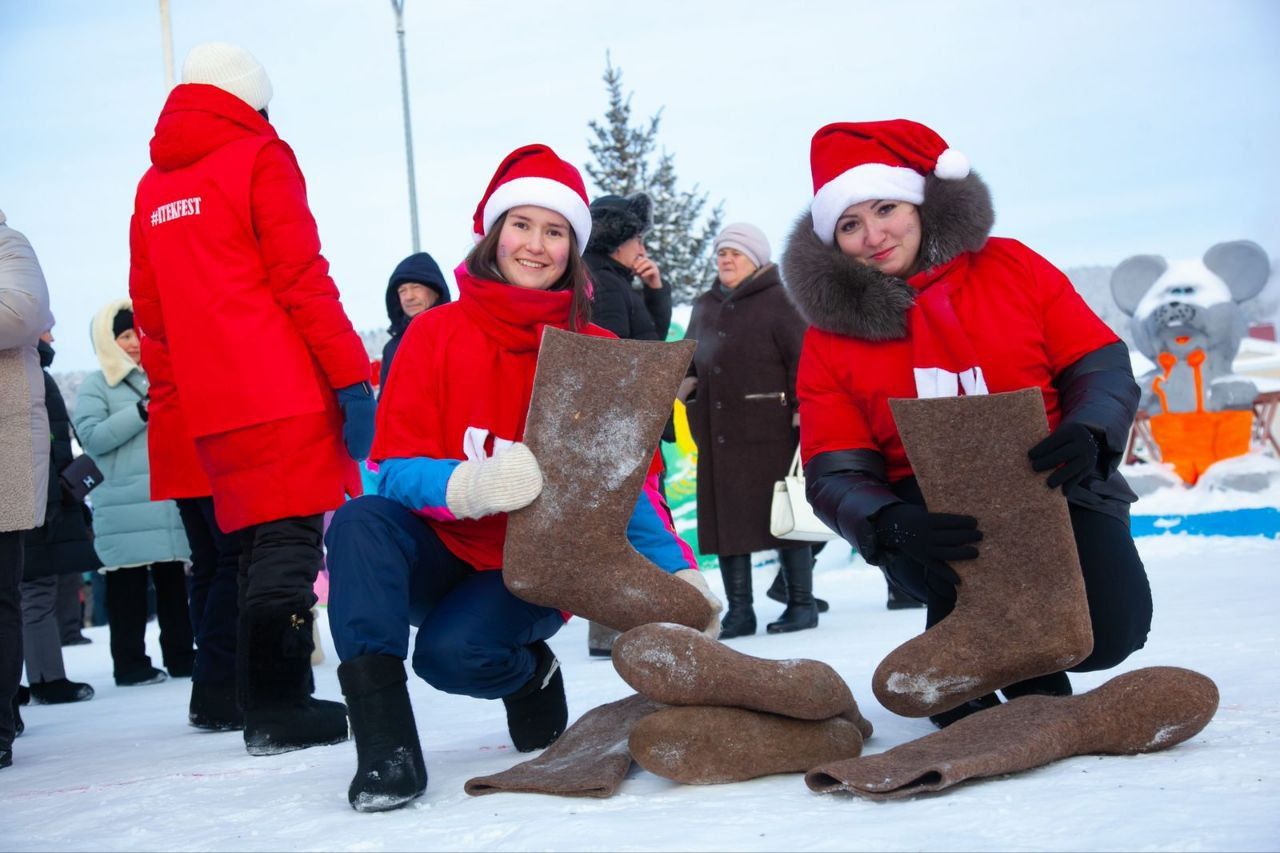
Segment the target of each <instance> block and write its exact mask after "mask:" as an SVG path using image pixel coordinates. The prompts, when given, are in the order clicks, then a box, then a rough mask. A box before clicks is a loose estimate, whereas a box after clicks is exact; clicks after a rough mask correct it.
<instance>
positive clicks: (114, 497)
mask: <svg viewBox="0 0 1280 853" xmlns="http://www.w3.org/2000/svg"><path fill="white" fill-rule="evenodd" d="M146 393H147V378H146V374H144V373H143V372H142V371H141V370H138V369H134V370H133V371H131V372H130V373H129V375H128V376H126V377H125V378H124V381H122V382H121V383H120V384H118V385H116V386H115V387H110V386H108V385H107V380H106V377H105V376H104V375H103V373H102V371H98V372H96V373H93V374H91V375H89V376H88V377H86V378H85V380H84V383H83V384H82V385H81V386H80V391H79V393H78V395H77V397H76V409H75V414H74V415H73V416H72V424H73V425H74V427H75V431H76V436H77V438H78V439H79V441H80V446H81V447H83V448H84V451H85V453H88V454H89V455H90V456H91V457H93V461H94V462H96V463H97V465H98V467H99V468H101V469H102V484H101V485H100V486H98V487H97V488H96V489H94V490H93V492H92V493H90V495H89V502H90V503H91V504H92V505H93V535H94V540H93V545H94V549H95V550H96V551H97V552H98V558H99V559H101V560H102V565H103V566H104V567H106V568H108V569H112V568H119V567H121V566H139V565H143V564H146V563H156V562H165V561H169V560H189V559H190V557H191V549H190V547H189V546H188V545H187V537H186V534H185V533H184V532H183V529H182V519H181V518H180V517H179V515H178V505H177V504H175V503H174V502H173V501H153V500H151V469H150V466H149V463H148V460H147V424H146V422H145V421H144V420H143V419H142V416H141V414H140V413H139V412H138V401H139V400H140V399H141V398H142V395H144V394H146Z"/></svg>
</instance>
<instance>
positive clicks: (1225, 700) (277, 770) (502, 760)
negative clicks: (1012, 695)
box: [0, 536, 1280, 851]
mask: <svg viewBox="0 0 1280 853" xmlns="http://www.w3.org/2000/svg"><path fill="white" fill-rule="evenodd" d="M1139 547H1140V550H1141V552H1142V555H1143V558H1144V560H1145V561H1146V564H1147V568H1148V571H1149V573H1150V576H1151V583H1152V587H1153V591H1154V594H1155V605H1156V610H1155V624H1154V626H1153V629H1152V633H1151V637H1150V640H1149V641H1148V643H1147V647H1146V648H1145V649H1143V650H1142V651H1140V652H1138V653H1137V654H1135V655H1134V656H1133V657H1132V658H1130V659H1129V660H1128V661H1127V662H1126V663H1125V664H1124V665H1123V667H1121V669H1133V668H1138V667H1143V666H1151V665H1157V664H1173V665H1178V666H1184V667H1189V668H1192V669H1196V670H1199V671H1201V672H1203V673H1205V674H1207V675H1209V676H1210V677H1212V678H1213V679H1214V680H1215V681H1216V682H1217V683H1218V686H1219V688H1220V690H1221V693H1222V704H1221V707H1220V708H1219V711H1218V714H1217V717H1216V718H1215V719H1214V720H1213V722H1211V723H1210V724H1209V726H1208V728H1206V729H1205V730H1204V731H1203V732H1202V733H1201V734H1200V735H1198V736H1197V737H1195V738H1193V739H1192V740H1190V741H1188V742H1187V743H1185V744H1182V745H1181V746H1178V747H1176V748H1175V749H1173V750H1170V751H1168V752H1163V753H1156V754H1152V755H1143V756H1135V757H1096V756H1089V757H1077V758H1072V759H1068V760H1066V761H1062V762H1059V763H1057V764H1054V765H1051V766H1048V767H1044V768H1040V769H1038V770H1033V771H1030V772H1027V773H1023V774H1019V775H1017V776H1010V777H1005V778H998V779H991V780H985V781H980V782H975V783H968V784H965V785H963V786H961V787H959V788H956V789H953V790H952V791H950V792H949V793H944V794H941V795H935V796H930V797H920V798H916V799H914V800H908V801H903V802H893V803H870V802H866V801H863V800H858V799H853V798H851V797H849V796H844V795H841V796H833V795H817V794H812V793H810V792H809V790H808V789H807V788H806V787H805V785H804V782H803V780H802V778H801V777H800V776H799V775H786V776H774V777H770V778H765V779H758V780H755V781H752V782H747V783H742V784H734V785H717V786H705V787H686V786H681V785H677V784H675V783H672V782H668V781H666V780H664V779H660V778H658V777H656V776H652V775H650V774H648V773H646V772H644V771H642V770H639V769H638V768H633V769H632V772H631V775H630V776H629V777H628V779H627V780H626V781H625V782H624V783H623V785H622V788H621V790H620V792H619V793H618V794H617V795H616V796H614V797H613V798H611V799H606V800H588V799H564V798H556V797H549V796H541V795H530V794H496V795H492V796H486V797H479V798H473V797H469V796H467V795H466V794H465V793H463V789H462V786H463V783H464V782H465V781H466V780H467V779H468V778H470V777H472V776H477V775H481V774H486V773H493V772H496V771H499V770H502V769H504V768H506V767H508V766H510V765H512V764H515V763H516V762H517V761H520V760H522V759H523V758H525V757H526V756H521V755H518V754H517V753H516V752H515V751H514V750H513V749H512V748H511V746H510V741H509V740H508V737H507V732H506V725H505V717H504V715H503V708H502V704H501V703H499V702H483V701H479V700H474V699H466V698H461V697H456V696H447V695H445V694H441V693H438V692H436V691H434V690H432V689H431V688H429V687H428V686H427V685H425V684H423V683H422V682H420V681H417V680H416V679H414V680H411V691H412V695H413V702H414V709H415V712H416V714H417V719H418V728H419V730H420V732H421V736H422V743H423V748H424V750H425V752H426V759H427V765H428V769H429V772H430V785H429V787H428V790H427V793H426V795H425V796H424V797H423V798H422V799H420V800H419V801H417V803H416V804H414V805H412V806H410V807H408V808H405V809H402V810H399V811H395V812H389V813H385V814H378V815H366V814H357V813H356V812H354V811H352V810H351V809H350V808H349V807H348V806H347V801H346V787H347V783H348V781H349V779H350V776H351V772H352V770H353V768H354V764H355V749H354V746H353V745H352V744H350V743H346V744H342V745H338V746H333V747H326V748H319V749H309V750H305V751H302V752H294V753H289V754H286V755H279V756H274V757H265V758H253V757H250V756H248V755H247V754H245V752H244V748H243V744H242V742H241V740H240V736H239V734H231V733H228V734H209V733H203V732H198V731H196V730H195V729H192V728H189V727H188V726H187V725H186V703H187V697H188V690H189V683H188V682H186V681H169V682H167V683H164V684H160V685H155V686H149V687H133V688H117V687H115V686H114V684H113V683H112V680H111V665H110V658H109V655H108V652H107V634H106V629H103V628H94V629H89V630H88V632H87V633H88V634H89V636H91V637H92V638H93V641H94V642H93V644H92V645H89V646H80V647H73V648H68V649H66V650H65V653H66V661H67V669H68V672H69V674H70V676H71V677H72V678H75V679H79V680H84V681H88V682H90V683H92V684H93V685H94V686H95V687H96V688H97V691H98V692H97V696H96V697H95V698H94V699H93V700H92V701H90V702H86V703H81V704H78V705H61V706H28V707H27V708H24V709H23V714H24V717H25V719H26V721H27V732H26V734H25V735H23V736H22V737H20V738H19V739H18V740H17V742H16V744H15V763H14V766H13V767H11V768H9V769H7V770H3V771H0V849H3V850H357V851H372V850H443V849H448V850H481V849H483V850H719V849H737V850H902V849H915V850H1194V851H1200V850H1276V849H1277V848H1280V793H1278V792H1280V769H1278V768H1280V737H1278V736H1280V627H1278V625H1280V620H1277V619H1276V613H1275V611H1276V603H1277V602H1280V571H1277V568H1278V567H1280V539H1275V538H1263V537H1252V538H1207V537H1188V536H1160V537H1150V538H1143V539H1140V540H1139ZM771 574H772V572H771V570H767V569H758V570H757V572H756V578H755V580H756V589H757V591H758V592H757V599H758V602H757V612H758V614H759V615H760V616H761V617H763V618H762V620H761V621H762V622H763V621H767V620H768V619H771V618H773V617H774V616H775V614H776V613H777V612H779V611H780V605H777V604H775V603H773V602H771V601H768V600H767V599H764V596H763V591H764V589H765V587H766V586H767V585H768V582H769V580H770V579H771ZM712 585H713V587H717V586H718V578H716V577H714V576H713V578H712ZM817 587H818V592H819V594H821V595H822V596H824V597H825V598H828V599H829V600H830V601H831V612H830V613H829V614H828V615H827V616H824V617H823V620H822V624H821V626H820V627H819V628H818V630H816V631H806V632H802V633H798V634H792V635H788V636H764V635H758V636H755V637H751V638H743V639H739V640H733V641H731V644H732V645H733V646H734V647H735V648H738V649H740V650H742V651H745V652H748V653H750V654H756V655H760V656H764V657H778V658H783V657H815V658H819V659H822V660H825V661H828V662H829V663H831V664H832V665H834V666H835V667H836V669H837V670H839V671H840V673H841V674H842V675H843V676H844V677H845V678H846V679H847V680H848V682H849V684H850V686H851V687H852V688H853V691H854V695H855V696H856V697H857V698H858V700H859V702H860V704H861V706H862V710H863V712H864V713H865V714H866V716H867V717H868V718H869V719H870V720H871V721H872V722H873V723H874V724H875V727H876V733H875V736H874V737H873V738H872V739H871V740H870V741H869V743H868V745H867V751H868V752H879V751H883V750H886V749H888V748H890V747H892V746H895V745H897V744H900V743H903V742H905V741H908V740H912V739H914V738H917V737H921V736H923V735H925V734H928V733H930V732H931V731H933V729H932V728H931V727H930V725H929V723H928V722H927V721H924V720H912V719H905V718H900V717H895V716H894V715H892V714H890V713H889V712H888V711H885V710H884V709H883V708H881V707H880V706H879V705H878V704H877V703H876V701H875V699H874V698H873V696H872V694H871V688H870V681H871V673H872V671H873V670H874V668H875V666H876V664H877V663H879V661H880V660H881V658H883V657H884V655H885V654H886V653H888V652H889V651H890V650H891V649H893V648H894V647H896V646H897V645H898V644H899V643H901V642H903V641H904V640H906V639H908V638H910V637H911V636H913V635H914V634H915V633H917V632H918V630H919V629H920V627H921V624H922V621H923V614H922V611H919V610H907V611H894V612H890V611H887V610H886V609H885V607H884V582H883V580H882V579H881V577H880V575H879V573H878V572H877V571H875V570H873V569H871V568H869V567H867V566H866V565H865V564H863V563H861V562H860V561H858V560H856V559H853V560H851V559H850V557H849V552H848V549H847V547H845V546H841V545H840V543H833V544H832V545H831V546H829V547H828V548H827V549H826V550H825V551H824V552H823V554H822V555H821V558H820V561H819V573H818V578H817ZM155 630H156V629H155V626H154V624H152V625H151V626H150V632H151V633H150V635H149V642H150V645H151V648H152V649H153V654H154V650H156V649H157V644H156V641H155V635H154V632H155ZM552 645H553V646H554V647H555V649H556V652H557V653H558V654H559V655H560V657H561V660H562V662H563V664H564V672H565V680H566V685H567V688H568V692H569V705H570V716H571V718H576V717H577V716H579V715H580V714H582V713H584V712H585V711H587V710H588V709H590V708H592V707H594V706H596V705H599V704H601V703H603V702H608V701H611V700H614V699H617V698H620V697H622V696H624V695H626V694H627V693H629V690H628V688H627V687H626V685H624V684H623V682H622V681H621V679H620V678H618V676H617V675H616V674H615V673H614V671H613V668H612V666H611V665H610V664H609V663H608V662H607V661H602V660H599V659H591V658H588V656H587V651H586V623H585V622H583V621H582V620H578V619H575V620H572V621H571V622H570V623H569V624H568V625H566V627H565V628H564V630H562V631H561V632H560V634H559V635H558V636H557V637H556V638H555V639H554V640H553V642H552ZM328 651H329V659H328V660H327V661H326V662H325V663H324V664H323V665H322V666H321V667H319V668H318V669H317V672H316V676H317V677H316V680H317V683H318V686H319V690H318V694H319V695H321V696H323V697H328V698H338V689H337V680H336V677H335V667H336V660H335V659H334V657H333V654H332V645H329V647H328ZM1114 674H1116V673H1115V672H1112V673H1092V674H1087V675H1079V676H1075V677H1074V682H1075V685H1076V689H1077V692H1080V691H1084V690H1087V689H1090V688H1092V687H1094V686H1096V685H1098V684H1100V683H1101V682H1102V681H1104V680H1106V679H1107V678H1108V677H1110V676H1111V675H1114Z"/></svg>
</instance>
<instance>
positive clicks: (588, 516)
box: [502, 327, 712, 631]
mask: <svg viewBox="0 0 1280 853" xmlns="http://www.w3.org/2000/svg"><path fill="white" fill-rule="evenodd" d="M692 355H693V342H692V341H680V342H677V343H669V344H663V343H653V342H649V341H620V340H610V339H605V338H593V337H589V336H587V335H577V334H573V333H571V332H563V331H560V330H558V329H553V328H550V327H548V328H547V329H546V331H545V333H544V334H543V337H542V347H541V349H540V350H539V355H538V370H537V374H536V376H535V378H534V384H533V394H532V397H531V399H530V401H529V415H528V418H527V422H526V424H525V432H524V442H525V444H526V445H528V447H529V450H531V451H532V452H533V455H534V456H535V457H536V458H537V460H538V466H539V468H540V469H541V471H542V482H543V486H542V492H541V494H540V495H539V496H538V498H537V499H536V500H535V501H534V502H533V503H531V504H530V505H529V506H527V507H525V508H524V509H519V510H516V511H514V512H512V513H510V514H509V516H508V518H507V536H506V547H505V549H504V551H503V564H502V565H503V571H502V577H503V582H504V583H506V585H507V588H508V589H510V590H511V592H512V593H513V594H515V595H517V596H519V597H520V598H522V599H524V600H525V601H528V602H531V603H533V604H540V605H542V606H544V607H555V608H558V609H560V610H567V611H569V612H570V613H574V614H577V615H578V616H582V617H584V618H586V619H590V620H592V621H593V622H600V623H602V624H604V625H607V626H609V627H610V628H615V629H617V630H619V631H625V630H627V629H629V628H633V627H635V626H636V625H643V624H645V623H648V622H675V623H678V624H681V625H689V626H691V627H695V628H697V629H699V630H702V629H703V628H705V627H707V625H708V624H710V622H711V619H712V610H711V605H710V604H709V603H708V602H707V600H706V599H705V598H704V597H703V596H702V594H701V593H700V592H699V591H698V590H697V589H696V588H694V587H693V585H692V584H688V583H685V582H684V581H683V580H681V579H680V578H676V577H673V576H672V575H670V574H668V573H666V572H664V571H662V570H661V569H659V568H658V567H657V566H655V565H653V563H651V562H650V561H649V560H648V559H646V558H645V557H643V556H642V555H641V554H640V553H639V552H637V551H636V549H635V548H633V547H632V546H631V543H630V542H628V541H627V525H628V523H629V522H630V520H631V515H632V513H633V512H634V511H635V508H636V497H637V496H638V495H640V491H641V487H642V486H643V484H644V480H645V477H646V475H647V473H648V470H649V467H650V465H651V463H652V462H653V454H654V449H655V448H656V447H657V446H658V439H659V437H660V436H661V435H662V429H663V427H664V426H665V425H666V422H667V418H668V417H669V416H670V414H671V403H672V401H673V400H674V399H675V393H676V388H677V387H678V386H679V384H680V380H681V379H682V378H683V377H684V375H685V371H686V370H687V368H688V365H689V360H690V358H691V357H692ZM584 521H588V522H589V523H584ZM569 530H571V531H572V533H571V534H569V535H567V534H566V531H569Z"/></svg>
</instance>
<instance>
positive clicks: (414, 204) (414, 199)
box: [391, 0, 422, 253]
mask: <svg viewBox="0 0 1280 853" xmlns="http://www.w3.org/2000/svg"><path fill="white" fill-rule="evenodd" d="M391 8H392V10H393V11H394V12H395V13H396V37H397V38H398V39H399V41H400V95H401V99H402V101H403V102H404V153H405V159H406V160H407V161H408V164H409V225H410V227H411V228H412V230H413V251H414V252H415V253H417V252H420V251H422V249H421V247H420V244H419V242H418V189H417V182H416V181H415V180H414V175H413V126H412V123H411V122H410V121H409V68H408V66H407V65H406V64H405V58H404V0H391Z"/></svg>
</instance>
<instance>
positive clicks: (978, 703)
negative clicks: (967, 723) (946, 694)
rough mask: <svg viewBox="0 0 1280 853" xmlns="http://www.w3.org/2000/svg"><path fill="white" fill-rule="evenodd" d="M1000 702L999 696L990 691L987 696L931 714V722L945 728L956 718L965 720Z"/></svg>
mask: <svg viewBox="0 0 1280 853" xmlns="http://www.w3.org/2000/svg"><path fill="white" fill-rule="evenodd" d="M999 704H1000V699H999V697H997V696H996V694H994V693H988V694H987V695H986V696H979V697H978V698H977V699H970V700H969V701H968V702H965V703H964V704H963V705H958V706H956V707H955V708H952V709H951V710H950V711H943V712H942V713H941V714H930V715H929V722H931V723H933V724H934V725H935V726H937V727H938V728H940V729H945V728H946V727H947V726H949V725H951V724H952V723H954V722H955V721H956V720H963V719H964V718H965V717H967V716H969V715H970V714H976V713H978V712H979V711H985V710H986V709H988V708H994V707H996V706H997V705H999Z"/></svg>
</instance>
